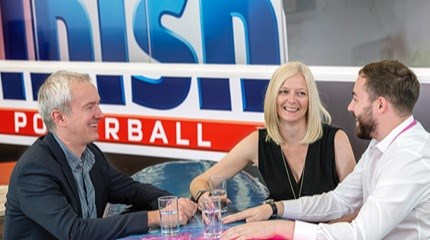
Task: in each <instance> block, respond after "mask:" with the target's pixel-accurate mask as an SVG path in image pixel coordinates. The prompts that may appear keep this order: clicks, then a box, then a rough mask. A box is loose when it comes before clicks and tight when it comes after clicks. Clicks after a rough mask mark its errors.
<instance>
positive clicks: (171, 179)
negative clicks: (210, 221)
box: [106, 160, 269, 240]
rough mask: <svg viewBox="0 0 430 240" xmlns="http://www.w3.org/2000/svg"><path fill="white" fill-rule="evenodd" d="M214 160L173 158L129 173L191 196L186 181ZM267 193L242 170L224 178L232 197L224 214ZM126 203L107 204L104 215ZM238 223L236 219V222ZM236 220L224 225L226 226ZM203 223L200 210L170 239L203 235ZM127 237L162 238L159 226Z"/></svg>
mask: <svg viewBox="0 0 430 240" xmlns="http://www.w3.org/2000/svg"><path fill="white" fill-rule="evenodd" d="M214 163H215V162H213V161H191V160H184V161H174V162H166V163H161V164H157V165H153V166H149V167H147V168H145V169H143V170H141V171H139V172H137V173H136V174H134V175H133V176H132V178H133V179H135V180H136V181H139V182H143V183H151V184H153V185H155V186H157V187H159V188H161V189H164V190H166V191H169V192H171V193H172V194H174V195H177V196H179V197H186V198H189V197H190V193H189V185H190V182H191V180H192V179H193V178H194V177H196V176H197V175H199V174H200V173H202V172H204V171H205V170H207V169H208V168H209V167H211V166H212V165H213V164H214ZM268 195H269V193H268V190H267V188H266V187H265V186H264V184H262V183H261V182H260V181H259V180H258V178H257V177H254V176H252V175H250V174H249V173H247V172H245V171H242V172H240V173H239V174H237V175H236V176H234V177H233V178H231V179H229V180H228V182H227V196H228V198H229V199H230V200H231V204H229V205H228V210H227V212H226V213H223V214H231V213H232V212H237V211H240V210H243V209H246V208H249V207H253V206H257V205H260V204H261V203H262V202H263V201H264V200H265V199H266V198H267V197H268ZM127 207H128V206H126V205H122V204H113V205H108V206H107V209H106V216H112V215H116V214H120V213H121V212H123V211H125V210H126V209H127ZM236 224H238V223H236ZM233 225H235V224H229V225H227V226H224V227H225V228H228V227H230V226H233ZM202 229H203V223H202V222H201V213H198V214H197V215H196V216H195V217H194V218H192V219H191V222H190V223H189V224H187V225H185V226H181V230H180V233H179V234H178V236H176V237H174V238H169V239H204V238H203V236H202ZM122 239H123V240H124V239H127V240H134V239H164V238H163V237H161V233H160V229H158V228H157V229H151V230H150V231H149V233H147V234H143V235H135V236H129V237H126V238H122Z"/></svg>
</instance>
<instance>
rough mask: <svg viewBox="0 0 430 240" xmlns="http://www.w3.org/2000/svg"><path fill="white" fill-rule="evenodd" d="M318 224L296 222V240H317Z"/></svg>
mask: <svg viewBox="0 0 430 240" xmlns="http://www.w3.org/2000/svg"><path fill="white" fill-rule="evenodd" d="M317 227H318V225H317V224H313V223H307V222H302V221H297V220H296V222H295V227H294V240H315V239H317Z"/></svg>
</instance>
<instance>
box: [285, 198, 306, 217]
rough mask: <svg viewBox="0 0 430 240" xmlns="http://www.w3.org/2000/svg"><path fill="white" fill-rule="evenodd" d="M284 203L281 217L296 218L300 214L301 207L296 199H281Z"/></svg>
mask: <svg viewBox="0 0 430 240" xmlns="http://www.w3.org/2000/svg"><path fill="white" fill-rule="evenodd" d="M282 203H283V205H284V212H283V214H282V216H281V217H282V218H287V219H298V218H300V216H301V215H302V207H301V205H300V204H299V201H298V200H287V201H282Z"/></svg>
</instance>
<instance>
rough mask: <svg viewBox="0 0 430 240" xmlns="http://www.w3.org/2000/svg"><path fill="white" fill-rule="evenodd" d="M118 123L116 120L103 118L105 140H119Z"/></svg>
mask: <svg viewBox="0 0 430 240" xmlns="http://www.w3.org/2000/svg"><path fill="white" fill-rule="evenodd" d="M118 132H119V121H118V119H116V118H108V117H106V118H105V138H106V139H111V138H112V139H114V140H117V141H118V140H119V137H118Z"/></svg>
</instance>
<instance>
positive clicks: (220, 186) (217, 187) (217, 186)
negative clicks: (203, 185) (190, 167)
mask: <svg viewBox="0 0 430 240" xmlns="http://www.w3.org/2000/svg"><path fill="white" fill-rule="evenodd" d="M209 190H210V195H211V196H218V197H220V200H221V211H222V212H225V211H227V179H226V178H224V177H221V176H218V175H212V176H210V177H209Z"/></svg>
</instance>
